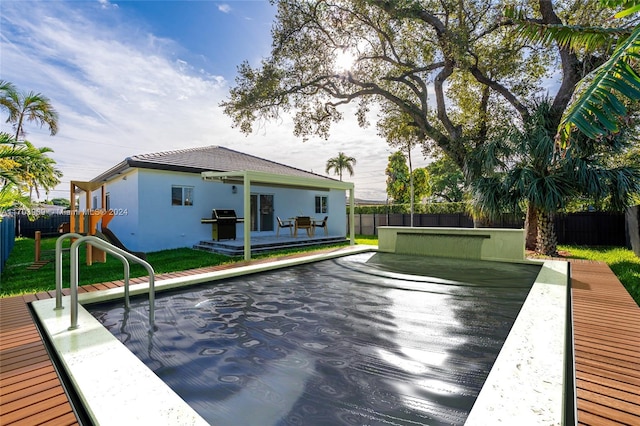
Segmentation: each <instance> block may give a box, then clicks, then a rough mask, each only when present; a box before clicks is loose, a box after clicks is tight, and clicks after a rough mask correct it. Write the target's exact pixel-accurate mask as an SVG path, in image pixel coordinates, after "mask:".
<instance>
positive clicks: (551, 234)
mask: <svg viewBox="0 0 640 426" xmlns="http://www.w3.org/2000/svg"><path fill="white" fill-rule="evenodd" d="M557 246H558V239H557V237H556V230H555V227H554V225H553V213H548V212H544V211H542V210H538V241H537V245H536V252H538V253H540V254H544V255H547V256H556V255H557V254H558V251H557V248H558V247H557Z"/></svg>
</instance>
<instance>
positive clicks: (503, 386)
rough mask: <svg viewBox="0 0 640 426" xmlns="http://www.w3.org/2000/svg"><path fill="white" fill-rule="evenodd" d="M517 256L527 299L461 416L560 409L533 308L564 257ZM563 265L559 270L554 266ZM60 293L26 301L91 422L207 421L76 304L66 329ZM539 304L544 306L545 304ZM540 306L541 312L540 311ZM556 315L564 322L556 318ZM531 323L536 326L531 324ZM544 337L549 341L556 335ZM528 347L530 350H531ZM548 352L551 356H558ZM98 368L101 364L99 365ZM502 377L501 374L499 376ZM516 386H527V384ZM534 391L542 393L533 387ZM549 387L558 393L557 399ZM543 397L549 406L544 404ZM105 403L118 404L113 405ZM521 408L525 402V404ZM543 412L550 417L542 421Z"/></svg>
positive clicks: (99, 296) (204, 277)
mask: <svg viewBox="0 0 640 426" xmlns="http://www.w3.org/2000/svg"><path fill="white" fill-rule="evenodd" d="M367 251H375V246H368V247H366V246H360V247H350V248H346V249H342V250H338V251H334V252H331V253H323V254H317V255H312V256H306V257H302V258H295V259H287V260H277V261H274V262H269V263H264V264H256V265H249V266H244V267H239V268H234V269H232V270H225V271H218V272H214V273H206V274H199V275H194V276H192V277H184V278H180V279H171V280H164V281H158V283H156V288H157V289H173V288H178V287H181V286H185V285H192V284H197V283H201V282H206V281H211V280H216V279H224V278H229V277H234V276H238V275H244V274H249V273H256V272H261V271H266V270H272V269H277V268H283V267H287V266H294V265H297V264H303V263H310V262H315V261H317V260H323V259H331V258H335V257H340V256H344V255H349V254H355V253H362V252H367ZM517 263H536V264H542V265H543V267H542V270H541V272H540V274H539V275H538V278H537V279H536V283H535V284H534V286H533V288H532V291H531V292H530V297H531V299H532V300H531V301H530V300H529V299H530V297H529V296H528V297H527V300H526V301H525V304H524V305H523V307H522V309H521V311H520V314H519V315H518V317H517V319H516V321H515V323H514V325H513V327H512V333H510V334H509V336H508V337H507V340H506V341H505V345H504V346H503V348H502V350H501V351H500V354H499V355H498V359H497V360H496V363H495V364H494V366H493V368H492V370H491V372H490V374H489V377H488V378H487V381H486V382H485V384H484V386H483V388H482V390H481V392H480V394H479V396H478V399H477V400H476V403H475V404H474V406H473V409H472V410H471V413H470V415H469V418H468V419H467V423H466V424H488V423H487V419H489V420H490V422H489V423H491V424H493V423H497V422H498V419H504V420H502V421H504V422H506V423H505V424H510V422H509V420H511V421H512V422H513V420H514V419H516V420H518V421H521V422H524V423H525V424H527V419H529V420H530V421H531V422H533V421H535V422H536V424H537V423H538V422H540V421H542V424H561V421H556V420H557V419H561V412H562V392H563V383H562V382H563V376H562V370H563V365H564V363H563V359H562V358H563V350H562V346H563V342H564V327H559V325H560V320H558V321H559V322H558V323H555V322H554V323H553V324H555V326H554V327H549V324H550V323H551V321H552V320H553V321H555V319H553V318H556V315H555V314H554V315H550V316H548V317H544V318H543V317H542V316H541V315H540V312H542V311H541V309H540V306H541V305H540V303H546V298H547V297H551V299H549V301H551V302H552V305H553V311H554V312H555V311H557V310H559V309H560V310H561V308H562V306H564V303H565V302H563V300H564V299H563V298H564V293H563V292H565V291H566V285H567V266H566V265H567V263H566V262H560V261H544V262H543V261H521V262H517ZM562 265H565V266H564V267H563V266H562ZM563 268H564V271H565V272H564V273H563V272H562V270H563ZM562 277H564V282H562ZM534 289H535V291H534ZM131 290H132V291H131V293H132V295H133V294H144V293H146V291H147V285H146V284H140V285H135V286H132V287H131ZM559 293H562V297H560V298H559V299H558V297H557V295H558V294H559ZM122 294H123V289H112V290H104V291H99V292H92V293H84V294H82V295H81V297H80V300H81V302H82V303H85V304H86V303H97V302H101V301H105V300H111V299H114V298H119V297H122ZM63 300H64V304H65V309H64V310H62V311H54V310H53V307H54V302H52V301H51V300H43V301H38V302H34V303H33V304H32V305H33V306H34V310H35V311H36V313H37V315H38V316H39V317H40V319H41V322H42V323H43V328H44V329H45V331H46V334H47V335H48V336H49V338H50V339H51V341H52V343H53V346H54V347H55V348H56V349H55V350H56V352H57V353H58V355H59V357H60V359H61V360H62V362H63V365H64V367H65V370H66V372H67V374H68V375H69V377H70V378H71V380H72V382H73V384H74V386H75V387H76V390H77V391H78V393H79V394H80V397H81V399H82V401H83V403H84V404H85V408H86V409H87V411H88V412H89V413H90V415H91V416H92V417H93V416H95V417H93V418H94V419H95V420H96V423H99V424H117V423H122V422H123V419H126V420H127V421H130V420H131V419H132V418H133V417H132V415H140V416H142V417H141V418H143V419H145V420H146V419H149V418H153V419H156V421H155V422H154V424H175V423H176V422H178V420H177V419H178V418H180V420H179V423H180V424H207V423H206V422H205V421H204V420H202V419H201V418H200V417H199V416H198V415H197V414H196V413H195V412H194V411H193V410H192V409H191V408H190V407H189V406H188V405H187V404H186V403H185V402H184V401H183V400H182V399H181V398H180V397H178V396H177V395H176V394H175V393H173V391H172V390H171V389H169V388H168V386H166V385H165V384H164V382H162V381H161V380H160V379H159V378H158V377H157V376H155V374H154V373H153V372H151V370H149V369H148V368H147V367H146V366H144V364H143V363H142V362H141V361H139V360H138V359H137V358H136V357H135V356H134V355H133V354H132V353H131V352H129V351H128V349H126V347H125V346H124V345H123V344H122V343H120V342H119V341H118V340H117V339H116V338H115V337H113V336H112V335H111V334H110V333H109V332H108V331H107V330H106V329H104V328H103V327H102V325H100V324H99V322H98V321H97V320H95V319H94V318H93V317H92V316H91V314H89V313H88V312H87V311H86V310H85V309H83V308H80V309H79V324H80V328H79V329H77V330H73V331H69V330H68V329H67V328H68V326H69V314H68V313H69V307H68V303H69V297H65V298H63ZM46 302H49V303H46ZM561 305H562V306H561ZM544 306H545V308H546V306H547V305H546V304H545V305H544ZM544 312H545V313H546V311H544ZM43 318H44V319H43ZM563 319H564V312H563V313H562V316H561V320H563ZM540 320H542V321H540ZM561 322H562V324H564V321H561ZM96 324H97V325H96ZM536 325H537V326H538V327H539V328H538V330H537V331H536V329H535V326H536ZM550 328H551V329H553V333H551V332H550V331H549V329H550ZM519 330H520V331H519ZM558 330H559V332H560V351H559V352H558V351H555V349H554V352H553V353H554V357H553V359H550V357H549V351H547V350H546V346H543V347H540V346H539V345H540V341H543V342H544V341H546V340H548V339H549V337H550V336H549V335H550V334H553V335H554V336H555V335H557V332H556V331H558ZM512 334H513V337H512ZM532 336H533V337H532ZM551 340H552V341H555V340H556V337H553V338H552V339H551ZM521 345H525V346H521ZM526 345H529V346H526ZM531 347H532V348H533V349H534V350H531V349H530V348H531ZM536 348H537V349H536ZM554 348H555V344H554ZM123 350H124V351H126V354H125V353H122V354H121V353H120V352H121V351H123ZM540 353H544V357H542V358H546V359H543V360H542V361H543V367H542V368H543V369H542V370H541V369H540V367H535V366H534V368H528V364H531V360H532V359H533V358H534V354H538V355H540ZM116 354H117V355H116ZM558 354H559V355H558ZM556 356H559V359H558V358H556ZM545 362H547V363H549V364H551V365H552V370H554V371H553V372H552V373H553V374H552V376H551V379H552V380H549V377H548V375H549V371H548V370H547V369H546V367H544V365H546V364H545ZM534 364H535V365H537V364H536V363H534ZM523 365H524V366H525V368H524V369H523V368H522V366H523ZM554 365H557V366H558V368H559V371H560V376H559V377H560V379H559V385H558V380H557V374H556V371H555V367H554ZM514 368H515V370H514ZM103 369H104V370H105V371H102V370H103ZM521 370H524V372H522V371H521ZM510 371H516V372H517V373H518V374H517V377H516V379H517V380H515V381H513V382H512V379H513V376H510V375H509V374H512V373H509V372H510ZM505 378H506V379H509V380H506V381H505ZM143 383H144V384H143ZM147 388H148V389H151V390H150V391H149V392H151V393H150V394H149V395H147V394H146V393H145V392H144V391H143V390H142V389H147ZM547 388H551V389H552V390H551V391H550V393H551V394H552V398H551V399H550V398H549V397H548V396H546V394H545V393H544V392H546V390H545V389H547ZM524 389H528V391H525V390H524ZM492 392H493V393H492ZM540 392H543V394H542V395H537V393H540ZM156 394H159V396H158V395H156ZM557 395H559V396H560V399H559V402H558V398H557ZM156 398H163V399H162V400H159V399H156ZM160 401H166V402H160ZM550 405H552V406H551V407H549V406H550ZM556 406H557V407H556ZM113 407H118V409H117V410H116V409H114V408H113ZM120 407H122V408H120ZM125 407H126V408H125ZM158 407H160V408H158ZM522 410H529V412H523V411H522ZM115 411H117V412H115ZM523 415H525V416H526V415H529V417H528V418H527V417H524V418H523ZM182 416H184V417H182ZM514 416H517V417H514ZM545 419H554V420H552V421H548V422H547V421H546V420H545ZM125 424H126V421H125Z"/></svg>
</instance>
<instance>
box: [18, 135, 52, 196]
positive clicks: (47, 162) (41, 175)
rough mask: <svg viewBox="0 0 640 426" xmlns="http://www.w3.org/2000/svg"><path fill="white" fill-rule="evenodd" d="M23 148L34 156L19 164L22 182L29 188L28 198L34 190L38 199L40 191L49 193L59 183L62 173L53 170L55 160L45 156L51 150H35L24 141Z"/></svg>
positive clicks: (45, 148)
mask: <svg viewBox="0 0 640 426" xmlns="http://www.w3.org/2000/svg"><path fill="white" fill-rule="evenodd" d="M24 144H25V147H26V149H27V150H28V151H30V152H32V153H33V154H34V155H33V156H31V157H28V158H25V159H24V160H23V161H22V162H21V163H22V165H21V168H20V169H21V178H22V181H23V182H24V183H25V184H26V185H27V186H28V187H29V198H31V196H32V195H33V191H34V190H35V192H36V196H37V198H40V189H44V190H45V191H46V192H49V191H50V190H51V189H53V188H55V187H56V185H58V184H59V183H60V178H61V177H62V172H61V171H60V170H59V169H57V168H55V167H54V166H55V164H56V162H55V160H54V159H53V158H50V157H48V156H47V155H46V154H47V153H49V152H53V150H52V149H51V148H48V147H42V148H36V147H35V146H34V145H33V144H32V143H30V142H29V141H24Z"/></svg>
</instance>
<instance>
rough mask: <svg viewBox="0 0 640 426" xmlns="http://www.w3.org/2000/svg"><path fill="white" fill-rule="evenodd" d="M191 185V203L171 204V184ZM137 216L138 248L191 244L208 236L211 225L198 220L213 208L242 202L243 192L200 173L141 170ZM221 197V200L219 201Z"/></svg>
mask: <svg viewBox="0 0 640 426" xmlns="http://www.w3.org/2000/svg"><path fill="white" fill-rule="evenodd" d="M174 185H180V186H190V187H193V205H192V206H172V205H171V187H172V186H174ZM138 186H139V193H140V196H139V203H140V206H141V208H140V220H139V227H138V235H137V248H136V250H141V251H145V252H149V251H158V250H165V249H171V248H178V247H192V246H193V245H194V244H196V243H198V242H199V241H200V240H210V239H211V225H210V224H202V223H200V219H202V218H210V217H211V210H212V209H213V208H226V209H235V210H236V211H238V209H239V207H241V206H242V195H241V194H242V193H241V192H240V191H238V193H237V194H232V193H231V186H230V185H224V184H218V183H212V182H205V181H203V180H202V178H201V177H200V175H199V174H194V173H180V172H166V171H159V170H144V169H141V170H140V181H139V183H138ZM222 200H224V201H223V202H221V201H222Z"/></svg>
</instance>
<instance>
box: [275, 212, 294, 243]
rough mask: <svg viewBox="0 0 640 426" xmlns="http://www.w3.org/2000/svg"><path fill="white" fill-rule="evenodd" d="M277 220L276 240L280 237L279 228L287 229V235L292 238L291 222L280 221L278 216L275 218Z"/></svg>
mask: <svg viewBox="0 0 640 426" xmlns="http://www.w3.org/2000/svg"><path fill="white" fill-rule="evenodd" d="M276 219H278V229H277V231H276V238H278V237H279V236H280V228H289V234H290V235H291V236H293V222H292V221H290V220H282V219H280V217H279V216H276Z"/></svg>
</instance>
